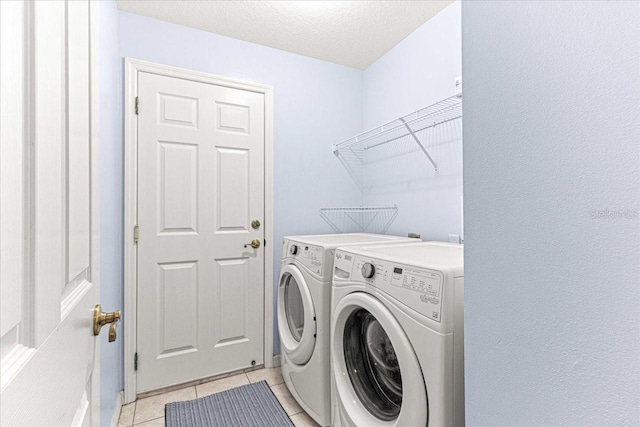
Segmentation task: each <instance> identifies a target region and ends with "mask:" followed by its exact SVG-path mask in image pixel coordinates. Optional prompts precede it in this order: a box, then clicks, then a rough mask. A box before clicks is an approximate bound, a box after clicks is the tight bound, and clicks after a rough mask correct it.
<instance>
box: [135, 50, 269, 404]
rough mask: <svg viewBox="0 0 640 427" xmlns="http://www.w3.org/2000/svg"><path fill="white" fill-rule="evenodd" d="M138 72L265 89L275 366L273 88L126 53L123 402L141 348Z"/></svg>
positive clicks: (266, 194) (266, 211) (266, 252)
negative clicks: (137, 229)
mask: <svg viewBox="0 0 640 427" xmlns="http://www.w3.org/2000/svg"><path fill="white" fill-rule="evenodd" d="M139 72H146V73H152V74H158V75H162V76H167V77H174V78H180V79H185V80H191V81H195V82H200V83H208V84H214V85H218V86H224V87H230V88H234V89H241V90H248V91H252V92H257V93H262V94H264V100H265V105H264V108H265V116H264V127H265V129H264V138H265V145H264V162H265V165H264V166H265V167H264V173H265V177H264V200H265V201H264V204H265V206H264V214H265V217H264V234H265V240H266V242H267V244H266V245H265V246H264V283H265V289H264V331H263V333H264V364H265V366H266V367H272V366H273V363H274V359H273V256H274V248H275V242H274V241H273V224H274V220H273V122H274V107H273V105H274V104H273V87H272V86H267V85H262V84H257V83H249V82H243V81H240V80H235V79H230V78H227V77H221V76H216V75H213V74H208V73H202V72H198V71H193V70H187V69H184V68H178V67H172V66H169V65H163V64H155V63H152V62H147V61H141V60H138V59H132V58H125V77H124V78H125V81H124V89H125V94H124V315H123V324H124V325H123V326H124V403H130V402H133V401H134V400H135V399H136V371H135V370H134V366H133V355H134V354H135V352H136V342H137V337H136V333H137V332H136V331H137V324H136V315H137V306H136V286H137V283H136V277H137V254H136V250H135V249H136V247H135V244H134V241H133V228H134V227H135V225H136V218H137V215H138V213H137V199H138V195H137V188H138V182H137V176H138V171H137V163H138V162H137V152H138V132H137V129H138V123H137V122H138V118H137V116H136V114H135V98H136V96H137V93H138V79H137V75H138V73H139Z"/></svg>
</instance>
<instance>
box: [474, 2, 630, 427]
mask: <svg viewBox="0 0 640 427" xmlns="http://www.w3.org/2000/svg"><path fill="white" fill-rule="evenodd" d="M462 22H463V53H462V57H463V74H464V86H465V89H464V94H465V97H464V166H465V172H464V194H465V206H464V207H465V213H466V215H465V234H466V239H465V346H466V347H465V358H466V359H465V373H466V409H467V411H466V421H467V425H469V426H525V425H527V426H542V425H554V426H638V425H640V282H639V281H640V220H639V218H638V209H640V139H639V136H640V3H638V2H620V3H614V2H491V1H487V2H471V1H470V2H464V3H463V7H462ZM607 210H608V211H609V212H607ZM618 211H619V213H617V212H618ZM600 216H602V218H601V217H600Z"/></svg>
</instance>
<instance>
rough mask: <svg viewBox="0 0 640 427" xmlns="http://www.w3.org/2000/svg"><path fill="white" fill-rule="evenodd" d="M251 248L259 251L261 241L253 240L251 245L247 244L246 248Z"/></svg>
mask: <svg viewBox="0 0 640 427" xmlns="http://www.w3.org/2000/svg"><path fill="white" fill-rule="evenodd" d="M248 246H251V247H252V248H253V249H258V248H259V247H260V240H258V239H255V240H252V241H251V243H247V244H246V245H244V247H245V248H246V247H248Z"/></svg>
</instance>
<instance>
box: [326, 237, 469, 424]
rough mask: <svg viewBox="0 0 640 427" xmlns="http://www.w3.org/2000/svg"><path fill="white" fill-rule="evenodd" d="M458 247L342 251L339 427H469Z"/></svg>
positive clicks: (334, 336)
mask: <svg viewBox="0 0 640 427" xmlns="http://www.w3.org/2000/svg"><path fill="white" fill-rule="evenodd" d="M463 276H464V273H463V248H462V245H458V244H451V243H440V242H425V243H418V244H413V245H395V246H377V247H357V248H340V249H338V250H337V251H336V253H335V261H334V277H333V289H332V292H333V295H332V303H331V308H332V312H331V347H332V349H331V354H332V357H331V363H332V370H333V387H334V391H333V398H334V405H335V406H334V408H333V425H335V426H342V427H345V426H355V427H364V426H366V427H377V426H386V427H390V426H399V427H409V426H410V427H423V426H431V427H450V426H456V427H457V426H464V362H463V357H464V350H463V344H464V337H463V292H464V284H463V282H464V278H463Z"/></svg>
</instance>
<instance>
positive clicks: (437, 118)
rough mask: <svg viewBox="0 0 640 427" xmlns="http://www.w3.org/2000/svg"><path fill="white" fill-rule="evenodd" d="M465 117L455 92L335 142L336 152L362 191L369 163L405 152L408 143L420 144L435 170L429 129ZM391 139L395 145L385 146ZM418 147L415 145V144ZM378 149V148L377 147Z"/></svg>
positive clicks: (459, 97)
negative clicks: (426, 143) (429, 147)
mask: <svg viewBox="0 0 640 427" xmlns="http://www.w3.org/2000/svg"><path fill="white" fill-rule="evenodd" d="M460 118H462V95H461V94H460V95H454V96H451V97H449V98H446V99H443V100H442V101H439V102H436V103H435V104H432V105H430V106H428V107H425V108H422V109H420V110H418V111H414V112H413V113H411V114H407V115H406V116H403V117H400V118H398V119H396V120H393V121H390V122H389V123H385V124H383V125H382V126H378V127H376V128H374V129H371V130H368V131H366V132H362V133H360V134H358V135H356V136H354V137H351V138H349V139H346V140H344V141H342V142H340V143H339V144H335V145H334V146H333V154H335V155H336V157H338V159H340V161H341V162H342V164H343V165H344V166H345V168H346V169H347V170H348V172H349V174H350V175H351V177H352V178H353V179H354V181H355V182H356V183H357V184H358V186H359V187H360V190H361V191H364V187H365V182H364V181H365V174H366V168H367V166H368V165H371V164H373V163H375V162H377V161H379V160H380V159H381V158H383V157H387V158H388V157H392V156H394V155H402V154H405V153H403V152H402V150H406V147H407V144H406V143H405V144H401V142H403V141H409V142H410V143H411V144H417V146H418V147H419V148H420V150H421V151H422V153H423V154H424V155H425V156H426V157H427V159H428V160H429V162H430V163H431V165H432V166H433V168H434V169H435V171H436V172H437V171H438V165H437V163H436V161H435V160H434V159H433V158H432V157H431V155H430V154H429V152H428V151H427V148H426V147H425V139H426V135H427V132H426V131H427V130H428V129H430V128H434V127H436V126H439V125H442V124H444V123H448V122H451V121H454V120H458V119H460ZM389 143H397V144H391V145H392V146H393V147H389V148H388V149H385V150H382V149H381V148H382V147H383V146H387V145H388V144H389ZM413 146H414V147H415V145H413ZM374 149H375V150H374Z"/></svg>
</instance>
